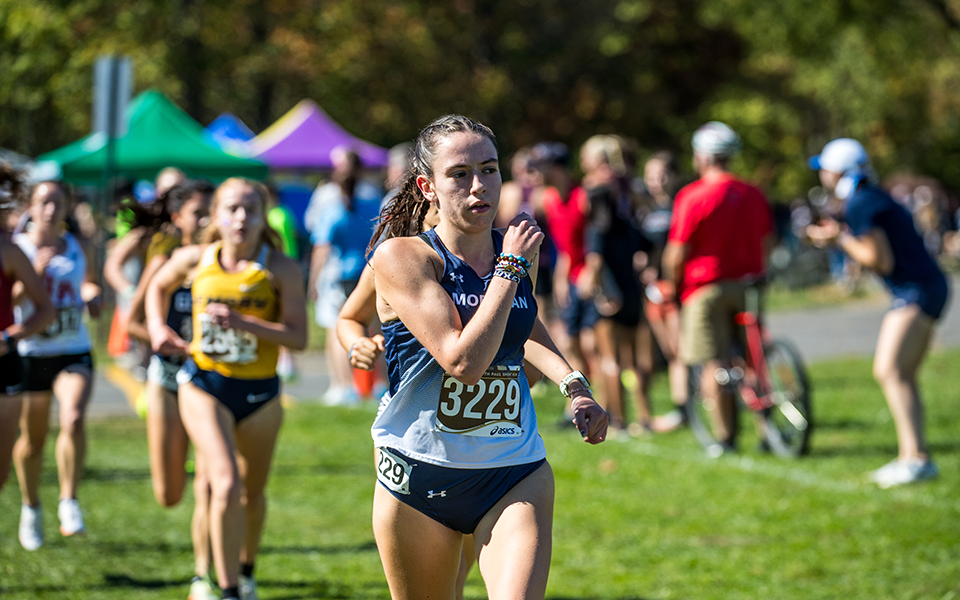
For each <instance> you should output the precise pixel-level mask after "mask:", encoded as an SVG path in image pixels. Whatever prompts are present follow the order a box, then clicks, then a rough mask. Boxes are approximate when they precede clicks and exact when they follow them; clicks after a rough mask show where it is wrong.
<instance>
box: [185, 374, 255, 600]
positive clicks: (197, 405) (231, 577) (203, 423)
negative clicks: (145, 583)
mask: <svg viewBox="0 0 960 600" xmlns="http://www.w3.org/2000/svg"><path fill="white" fill-rule="evenodd" d="M179 396H180V414H181V415H182V417H183V424H184V426H185V427H186V429H187V434H189V436H190V441H192V442H193V445H194V448H195V449H196V452H197V459H198V461H199V462H200V464H201V465H202V468H203V470H204V472H205V473H206V474H207V477H208V479H209V481H210V517H209V519H210V546H211V554H212V557H213V564H214V567H216V570H217V580H218V583H219V584H220V587H221V588H227V587H235V586H237V584H238V582H239V578H240V549H241V547H242V546H243V541H244V536H245V531H244V530H245V529H246V527H245V523H246V522H245V519H244V516H243V508H242V507H241V505H240V494H241V488H242V487H243V486H242V483H241V480H240V474H239V471H238V469H237V462H236V454H235V448H236V438H235V435H234V427H235V424H234V420H233V415H232V414H231V413H230V411H229V410H227V409H226V407H224V406H223V405H222V404H220V403H219V402H218V401H217V400H216V399H215V398H214V397H213V396H211V395H210V394H207V393H206V392H204V391H203V390H201V389H200V388H198V387H197V386H195V385H193V384H190V383H187V384H184V385H181V386H180V391H179Z"/></svg>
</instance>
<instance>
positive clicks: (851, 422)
mask: <svg viewBox="0 0 960 600" xmlns="http://www.w3.org/2000/svg"><path fill="white" fill-rule="evenodd" d="M814 408H816V407H814ZM814 416H816V415H814ZM814 425H816V428H817V431H820V430H823V431H833V430H839V431H846V430H853V429H870V428H872V427H876V423H873V422H870V421H867V420H864V419H836V420H831V421H825V422H820V421H814Z"/></svg>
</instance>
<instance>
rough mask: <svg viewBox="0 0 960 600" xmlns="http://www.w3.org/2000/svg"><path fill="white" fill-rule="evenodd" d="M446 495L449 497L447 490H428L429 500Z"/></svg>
mask: <svg viewBox="0 0 960 600" xmlns="http://www.w3.org/2000/svg"><path fill="white" fill-rule="evenodd" d="M446 497H447V490H443V491H442V492H435V491H433V490H430V491H428V492H427V499H428V500H429V499H430V498H446Z"/></svg>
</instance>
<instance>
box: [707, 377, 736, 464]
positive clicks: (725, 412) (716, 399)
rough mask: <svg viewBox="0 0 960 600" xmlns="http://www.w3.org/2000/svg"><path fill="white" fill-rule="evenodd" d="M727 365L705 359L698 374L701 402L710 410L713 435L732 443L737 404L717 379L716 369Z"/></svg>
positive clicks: (734, 438)
mask: <svg viewBox="0 0 960 600" xmlns="http://www.w3.org/2000/svg"><path fill="white" fill-rule="evenodd" d="M728 367H729V365H727V364H725V363H724V362H722V361H719V360H711V361H707V362H706V363H704V365H703V373H702V374H701V376H700V389H701V391H702V392H703V402H704V406H706V408H707V410H708V411H709V412H710V424H711V426H712V429H713V437H714V438H716V440H717V441H718V442H720V443H722V444H729V445H731V446H732V445H734V444H735V443H736V436H737V406H736V400H735V398H734V396H733V394H731V393H730V391H729V390H728V389H727V388H726V387H725V386H722V385H720V382H718V381H717V377H716V372H717V369H726V368H728Z"/></svg>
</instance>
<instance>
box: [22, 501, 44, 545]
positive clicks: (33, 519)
mask: <svg viewBox="0 0 960 600" xmlns="http://www.w3.org/2000/svg"><path fill="white" fill-rule="evenodd" d="M20 545H21V546H23V549H24V550H29V551H30V552H33V551H34V550H36V549H37V548H39V547H40V546H42V545H43V513H42V512H41V510H40V505H39V504H38V505H37V506H36V507H32V506H27V505H26V504H24V505H23V506H21V508H20Z"/></svg>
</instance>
